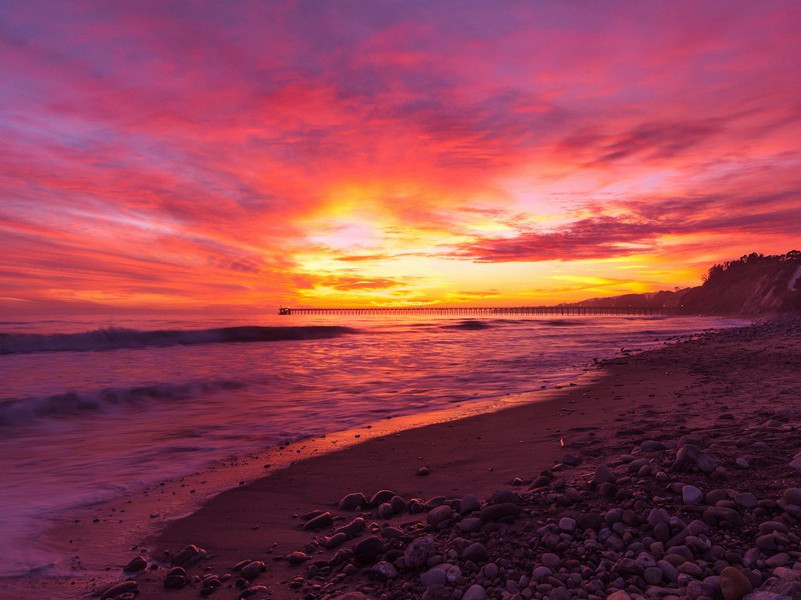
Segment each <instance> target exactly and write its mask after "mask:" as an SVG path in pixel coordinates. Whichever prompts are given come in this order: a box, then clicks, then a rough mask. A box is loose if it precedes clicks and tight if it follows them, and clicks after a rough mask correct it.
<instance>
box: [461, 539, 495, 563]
mask: <svg viewBox="0 0 801 600" xmlns="http://www.w3.org/2000/svg"><path fill="white" fill-rule="evenodd" d="M462 558H463V559H464V560H470V561H473V562H474V563H476V564H480V563H483V562H486V561H487V559H489V553H488V552H487V548H486V547H485V546H484V544H482V543H480V542H474V543H472V544H470V545H469V546H468V547H467V548H465V549H464V550H463V551H462Z"/></svg>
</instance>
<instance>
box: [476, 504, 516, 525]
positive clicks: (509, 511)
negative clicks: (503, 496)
mask: <svg viewBox="0 0 801 600" xmlns="http://www.w3.org/2000/svg"><path fill="white" fill-rule="evenodd" d="M518 513H520V507H519V506H518V505H517V504H513V503H511V502H503V503H501V504H491V505H489V506H485V507H484V508H482V509H481V512H480V513H479V516H480V517H481V520H482V521H500V520H501V519H506V518H511V517H516V516H517V515H518Z"/></svg>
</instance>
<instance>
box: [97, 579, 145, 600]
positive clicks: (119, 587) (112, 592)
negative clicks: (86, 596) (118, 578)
mask: <svg viewBox="0 0 801 600" xmlns="http://www.w3.org/2000/svg"><path fill="white" fill-rule="evenodd" d="M129 593H134V594H137V593H139V585H138V584H137V583H136V582H135V581H132V580H128V581H122V582H120V583H116V584H114V585H112V586H111V587H110V588H108V589H107V590H106V591H105V592H103V593H102V594H100V600H107V599H109V598H117V597H119V596H122V595H123V594H129Z"/></svg>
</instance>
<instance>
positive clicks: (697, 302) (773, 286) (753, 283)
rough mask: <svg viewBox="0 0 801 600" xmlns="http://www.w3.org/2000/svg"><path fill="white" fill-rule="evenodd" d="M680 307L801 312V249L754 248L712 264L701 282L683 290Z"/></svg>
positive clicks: (697, 311) (684, 309)
mask: <svg viewBox="0 0 801 600" xmlns="http://www.w3.org/2000/svg"><path fill="white" fill-rule="evenodd" d="M679 308H680V312H682V313H685V314H708V315H725V314H736V315H758V314H766V313H782V312H801V252H798V251H795V250H794V251H791V252H788V253H787V254H779V255H772V256H765V255H762V254H757V253H755V252H754V253H752V254H748V255H746V256H743V257H741V258H739V259H737V260H733V261H727V262H724V263H721V264H717V265H714V266H713V267H712V268H711V269H709V273H708V275H707V276H706V278H705V281H704V284H703V285H702V286H700V287H697V288H692V289H690V290H688V291H687V293H686V294H684V296H683V298H682V299H681V302H680V306H679Z"/></svg>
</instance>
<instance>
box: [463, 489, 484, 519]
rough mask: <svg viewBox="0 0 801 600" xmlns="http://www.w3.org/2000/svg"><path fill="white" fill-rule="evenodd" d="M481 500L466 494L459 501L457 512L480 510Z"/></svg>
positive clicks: (466, 512) (464, 513)
mask: <svg viewBox="0 0 801 600" xmlns="http://www.w3.org/2000/svg"><path fill="white" fill-rule="evenodd" d="M480 509H481V502H479V501H478V498H476V497H475V496H474V495H473V494H466V495H465V496H464V498H462V501H461V502H460V503H459V513H460V514H463V515H469V514H470V513H471V512H473V511H476V510H480Z"/></svg>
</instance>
